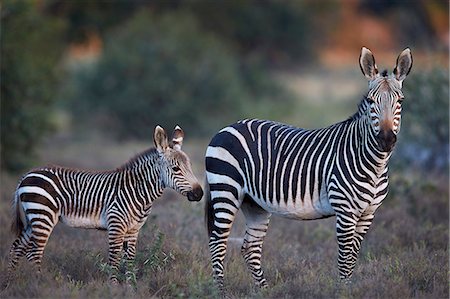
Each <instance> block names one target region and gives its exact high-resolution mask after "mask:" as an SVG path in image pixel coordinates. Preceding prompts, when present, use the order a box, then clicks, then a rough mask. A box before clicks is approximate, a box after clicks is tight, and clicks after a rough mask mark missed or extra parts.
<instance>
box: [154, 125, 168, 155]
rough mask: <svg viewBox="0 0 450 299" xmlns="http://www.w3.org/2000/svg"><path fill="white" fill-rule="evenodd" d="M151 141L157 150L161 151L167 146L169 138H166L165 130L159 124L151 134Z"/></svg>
mask: <svg viewBox="0 0 450 299" xmlns="http://www.w3.org/2000/svg"><path fill="white" fill-rule="evenodd" d="M153 142H154V143H155V147H156V149H157V150H158V152H160V153H162V152H164V151H165V150H166V149H167V148H168V147H169V140H167V134H166V131H164V129H163V128H161V127H160V126H156V128H155V133H154V134H153Z"/></svg>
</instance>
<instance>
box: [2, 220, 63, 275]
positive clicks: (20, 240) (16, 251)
mask: <svg viewBox="0 0 450 299" xmlns="http://www.w3.org/2000/svg"><path fill="white" fill-rule="evenodd" d="M30 223H31V224H30V225H29V226H28V228H27V229H26V230H25V229H23V230H22V232H21V233H20V235H19V236H18V237H17V238H16V240H15V241H14V242H13V244H12V246H11V249H10V251H9V264H8V274H7V275H8V276H7V283H9V281H10V279H11V278H12V273H13V271H14V270H15V269H16V267H17V263H18V261H19V259H20V258H22V257H23V256H24V255H25V256H26V257H27V260H28V261H29V262H32V263H33V264H35V265H36V272H37V273H40V272H41V262H42V256H43V255H44V249H45V246H46V245H47V242H48V238H49V237H50V234H51V233H52V231H53V228H54V226H55V224H53V223H52V222H51V221H48V219H42V218H35V219H31V220H30Z"/></svg>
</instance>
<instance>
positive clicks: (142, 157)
mask: <svg viewBox="0 0 450 299" xmlns="http://www.w3.org/2000/svg"><path fill="white" fill-rule="evenodd" d="M157 155H158V151H157V150H156V148H154V147H152V148H149V149H147V150H145V151H143V152H141V153H139V154H136V155H135V156H134V157H132V158H130V159H129V160H128V161H127V162H126V163H125V164H123V165H122V166H120V167H118V168H117V170H122V169H130V168H133V167H134V166H135V165H136V164H138V163H140V162H142V161H146V160H149V159H151V158H155V157H157Z"/></svg>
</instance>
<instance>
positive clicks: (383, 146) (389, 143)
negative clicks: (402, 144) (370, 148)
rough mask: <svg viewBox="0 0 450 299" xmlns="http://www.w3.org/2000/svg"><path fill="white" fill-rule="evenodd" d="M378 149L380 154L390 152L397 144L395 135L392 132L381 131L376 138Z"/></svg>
mask: <svg viewBox="0 0 450 299" xmlns="http://www.w3.org/2000/svg"><path fill="white" fill-rule="evenodd" d="M376 140H377V143H378V148H379V150H380V151H382V152H390V151H391V150H392V149H393V148H394V145H395V143H396V142H397V135H395V133H394V132H392V130H388V131H385V130H381V131H380V133H378V135H377V137H376Z"/></svg>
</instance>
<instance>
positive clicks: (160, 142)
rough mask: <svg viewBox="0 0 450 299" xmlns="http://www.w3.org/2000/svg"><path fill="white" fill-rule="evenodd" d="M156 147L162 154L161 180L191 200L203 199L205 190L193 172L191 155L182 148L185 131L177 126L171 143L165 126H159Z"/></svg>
mask: <svg viewBox="0 0 450 299" xmlns="http://www.w3.org/2000/svg"><path fill="white" fill-rule="evenodd" d="M153 137H154V142H155V147H156V149H157V151H158V153H159V156H160V167H161V170H160V171H161V182H162V184H163V186H164V187H169V188H172V189H174V190H175V191H178V192H179V193H181V194H182V195H184V196H186V197H187V198H188V200H190V201H199V200H200V199H202V196H203V190H202V187H201V186H200V184H199V183H198V180H197V178H196V177H195V175H194V173H193V172H192V167H191V161H190V160H189V157H188V156H187V155H186V154H185V153H184V152H183V151H182V150H181V146H182V144H183V137H184V132H183V130H182V129H181V128H180V127H179V126H176V127H175V130H174V132H173V137H172V142H171V143H169V140H168V139H167V134H166V132H165V131H164V129H163V128H161V127H160V126H157V127H156V128H155V133H154V136H153Z"/></svg>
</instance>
